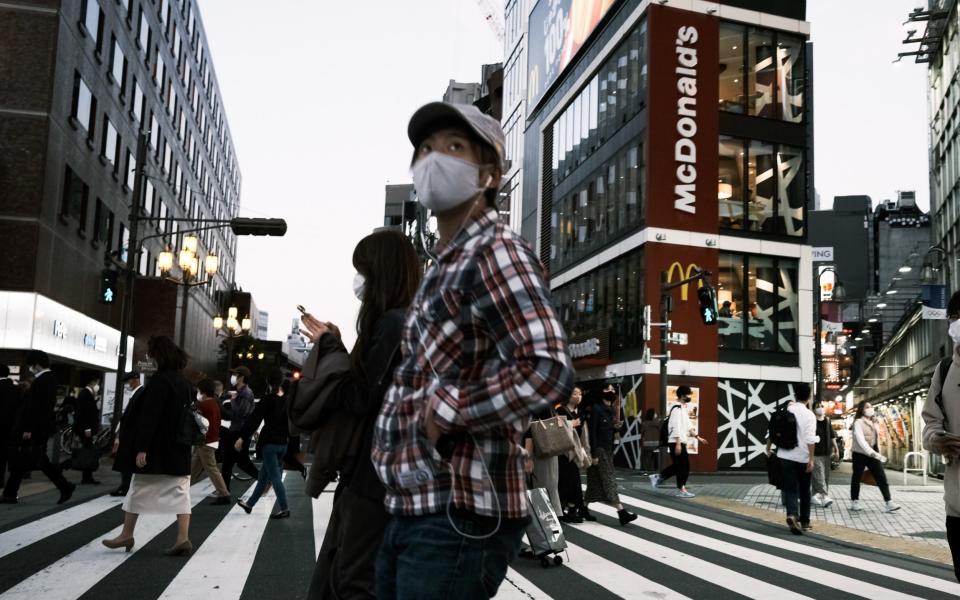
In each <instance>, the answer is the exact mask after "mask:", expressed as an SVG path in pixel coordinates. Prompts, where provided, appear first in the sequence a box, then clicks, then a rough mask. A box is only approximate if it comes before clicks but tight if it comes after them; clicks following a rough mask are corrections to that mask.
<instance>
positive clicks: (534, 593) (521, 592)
mask: <svg viewBox="0 0 960 600" xmlns="http://www.w3.org/2000/svg"><path fill="white" fill-rule="evenodd" d="M551 598H553V596H551V595H550V594H548V593H546V592H544V591H543V590H541V589H540V588H538V587H537V586H535V585H534V584H532V583H531V582H530V580H529V579H527V578H526V577H524V576H523V575H521V574H520V573H517V572H516V571H514V570H513V569H507V577H506V579H504V580H503V583H501V584H500V589H498V590H497V600H531V599H532V600H550V599H551Z"/></svg>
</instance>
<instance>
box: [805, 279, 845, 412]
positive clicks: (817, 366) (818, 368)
mask: <svg viewBox="0 0 960 600" xmlns="http://www.w3.org/2000/svg"><path fill="white" fill-rule="evenodd" d="M824 273H833V276H834V279H835V281H834V283H833V296H832V300H838V301H842V300H845V299H846V297H847V291H846V288H844V286H843V283H842V282H841V281H840V277H839V275H838V274H837V270H836V269H834V268H833V267H827V268H825V269H823V270H822V271H820V274H819V275H817V339H816V340H815V342H816V350H815V354H816V357H815V359H816V360H815V362H814V365H813V366H814V377H815V381H814V383H815V384H816V394H815V395H814V406H816V405H817V404H819V403H820V394H821V391H822V387H823V383H822V381H821V380H822V379H823V355H822V352H823V350H822V342H821V340H820V338H821V337H823V314H822V312H821V302H822V301H821V297H820V295H821V294H822V293H823V283H822V281H821V279H822V278H823V274H824Z"/></svg>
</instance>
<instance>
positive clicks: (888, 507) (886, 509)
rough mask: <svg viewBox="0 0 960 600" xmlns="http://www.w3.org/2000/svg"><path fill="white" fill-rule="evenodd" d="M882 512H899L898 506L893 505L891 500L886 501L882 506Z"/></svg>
mask: <svg viewBox="0 0 960 600" xmlns="http://www.w3.org/2000/svg"><path fill="white" fill-rule="evenodd" d="M883 510H884V512H888V513H891V512H897V511H898V510H900V505H899V504H894V503H893V500H888V501H887V503H886V504H885V505H884V507H883Z"/></svg>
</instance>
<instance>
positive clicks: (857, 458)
mask: <svg viewBox="0 0 960 600" xmlns="http://www.w3.org/2000/svg"><path fill="white" fill-rule="evenodd" d="M864 469H868V470H869V471H870V473H871V474H872V475H873V478H874V479H876V480H877V487H878V488H880V493H881V494H883V499H884V501H886V502H890V486H889V485H887V474H886V473H885V472H884V470H883V464H882V463H881V462H880V461H879V460H877V459H875V458H872V457H870V456H867V455H866V454H860V453H859V452H854V453H853V477H852V478H851V479H850V499H851V500H859V499H860V478H861V477H863V470H864Z"/></svg>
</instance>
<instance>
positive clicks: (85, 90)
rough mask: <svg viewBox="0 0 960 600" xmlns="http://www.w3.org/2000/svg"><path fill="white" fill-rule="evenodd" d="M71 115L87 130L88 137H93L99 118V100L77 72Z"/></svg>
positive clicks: (74, 80) (75, 74)
mask: <svg viewBox="0 0 960 600" xmlns="http://www.w3.org/2000/svg"><path fill="white" fill-rule="evenodd" d="M70 116H71V117H73V118H74V119H76V121H77V123H78V124H79V125H80V126H81V127H83V128H84V130H86V131H87V137H93V130H94V129H95V127H96V119H97V100H96V98H94V97H93V94H92V93H90V88H89V87H87V84H86V83H85V82H84V81H83V78H82V77H80V73H77V72H74V74H73V108H72V110H71V113H70Z"/></svg>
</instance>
